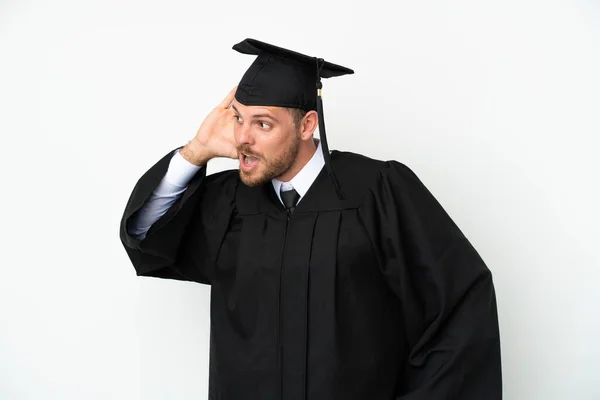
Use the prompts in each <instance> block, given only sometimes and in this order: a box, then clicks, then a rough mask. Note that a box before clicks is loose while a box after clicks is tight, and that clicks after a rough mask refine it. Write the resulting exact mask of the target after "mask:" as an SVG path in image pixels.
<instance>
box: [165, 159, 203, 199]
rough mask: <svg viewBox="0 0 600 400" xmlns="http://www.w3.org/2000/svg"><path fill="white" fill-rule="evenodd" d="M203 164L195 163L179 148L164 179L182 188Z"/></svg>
mask: <svg viewBox="0 0 600 400" xmlns="http://www.w3.org/2000/svg"><path fill="white" fill-rule="evenodd" d="M201 168H202V166H199V165H194V164H192V163H191V162H189V161H188V160H186V159H185V158H183V156H182V155H181V154H180V153H179V149H177V150H175V152H174V154H173V157H172V158H171V161H170V162H169V168H168V169H167V172H166V174H165V176H164V177H163V180H164V181H165V182H166V183H168V184H169V185H170V186H174V187H176V188H178V189H182V188H184V187H186V186H187V184H188V183H189V182H190V180H191V179H192V178H193V177H194V175H196V173H197V172H198V171H200V169H201Z"/></svg>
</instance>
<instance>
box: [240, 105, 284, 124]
mask: <svg viewBox="0 0 600 400" xmlns="http://www.w3.org/2000/svg"><path fill="white" fill-rule="evenodd" d="M231 108H233V109H234V110H235V112H236V113H237V114H240V111H239V110H238V109H237V108H236V107H235V106H234V105H233V104H232V105H231ZM258 118H269V119H272V120H273V121H276V122H279V120H278V119H277V118H275V117H273V116H271V115H270V114H256V115H253V116H252V119H258Z"/></svg>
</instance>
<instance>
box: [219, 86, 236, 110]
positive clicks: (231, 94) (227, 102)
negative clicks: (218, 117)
mask: <svg viewBox="0 0 600 400" xmlns="http://www.w3.org/2000/svg"><path fill="white" fill-rule="evenodd" d="M236 90H237V85H236V86H234V88H233V89H231V91H230V92H229V93H228V94H227V97H225V98H224V99H223V101H222V102H221V104H219V106H220V107H222V108H229V106H230V105H231V103H232V102H233V98H234V97H235V91H236Z"/></svg>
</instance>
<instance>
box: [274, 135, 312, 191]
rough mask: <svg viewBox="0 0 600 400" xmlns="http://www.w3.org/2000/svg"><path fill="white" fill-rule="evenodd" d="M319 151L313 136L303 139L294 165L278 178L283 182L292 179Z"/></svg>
mask: <svg viewBox="0 0 600 400" xmlns="http://www.w3.org/2000/svg"><path fill="white" fill-rule="evenodd" d="M315 151H317V144H316V143H315V141H314V139H313V138H312V137H311V138H310V140H307V141H303V142H302V143H301V144H300V149H299V150H298V155H297V156H296V159H295V160H294V164H292V167H291V168H290V169H289V170H288V171H287V172H286V173H285V174H283V175H281V176H278V177H277V179H278V180H280V181H282V182H289V181H291V180H292V179H293V178H294V177H295V176H296V175H297V174H298V172H300V171H301V170H302V168H304V166H305V165H306V164H307V163H308V162H309V161H310V159H311V158H312V156H313V155H314V154H315Z"/></svg>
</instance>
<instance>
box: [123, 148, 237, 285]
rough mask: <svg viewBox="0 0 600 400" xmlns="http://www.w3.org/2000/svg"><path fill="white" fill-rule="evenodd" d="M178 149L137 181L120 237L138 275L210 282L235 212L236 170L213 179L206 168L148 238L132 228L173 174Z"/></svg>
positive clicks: (155, 224) (126, 208)
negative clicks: (166, 177)
mask: <svg viewBox="0 0 600 400" xmlns="http://www.w3.org/2000/svg"><path fill="white" fill-rule="evenodd" d="M173 151H174V150H172V151H170V152H169V153H167V154H166V155H165V156H164V157H163V158H162V159H160V160H159V161H158V162H157V163H156V164H154V165H153V166H152V167H151V168H150V169H149V170H148V171H146V173H144V175H142V177H141V178H140V179H139V180H138V181H137V183H136V185H135V187H134V188H133V191H132V193H131V195H130V197H129V200H128V202H127V205H126V206H125V211H124V212H123V216H122V217H121V223H120V227H119V236H120V239H121V242H122V244H123V246H124V247H125V251H126V252H127V255H128V256H129V258H130V260H131V263H132V264H133V267H134V268H135V271H136V274H137V275H138V276H149V277H156V278H165V279H176V280H183V281H193V282H198V283H204V284H210V283H211V280H212V279H213V277H214V271H215V267H214V265H215V260H216V256H217V253H218V248H219V246H220V244H221V241H222V239H223V237H224V236H225V233H226V231H227V228H228V225H229V221H230V219H231V216H232V215H233V212H234V209H235V206H234V204H235V201H234V199H235V190H236V185H237V183H236V182H237V181H236V179H235V177H236V176H237V174H236V171H235V170H232V171H224V172H221V173H217V174H213V175H209V176H207V175H206V168H202V169H201V170H200V171H198V173H196V175H195V176H194V177H193V178H192V179H191V180H190V181H189V183H188V187H187V189H186V190H185V192H184V193H183V194H182V195H181V196H180V197H179V198H178V199H177V200H176V201H175V202H174V203H173V204H172V205H171V207H170V208H169V209H168V210H167V212H166V213H165V214H163V215H162V216H161V217H160V218H159V219H158V220H157V221H156V222H154V224H152V226H151V227H150V229H149V230H148V232H147V233H146V236H145V237H144V238H143V239H141V238H139V237H136V236H134V235H131V234H130V232H129V229H128V227H129V224H130V223H131V221H132V220H133V218H134V217H135V213H136V212H137V211H138V210H140V209H141V208H142V206H143V205H144V203H145V201H146V200H147V199H148V198H149V197H150V195H151V194H152V192H153V190H154V189H155V188H156V187H157V186H158V184H159V183H160V181H161V179H162V178H163V176H164V175H165V173H166V172H167V169H168V167H169V162H170V159H171V157H172V154H173Z"/></svg>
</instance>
